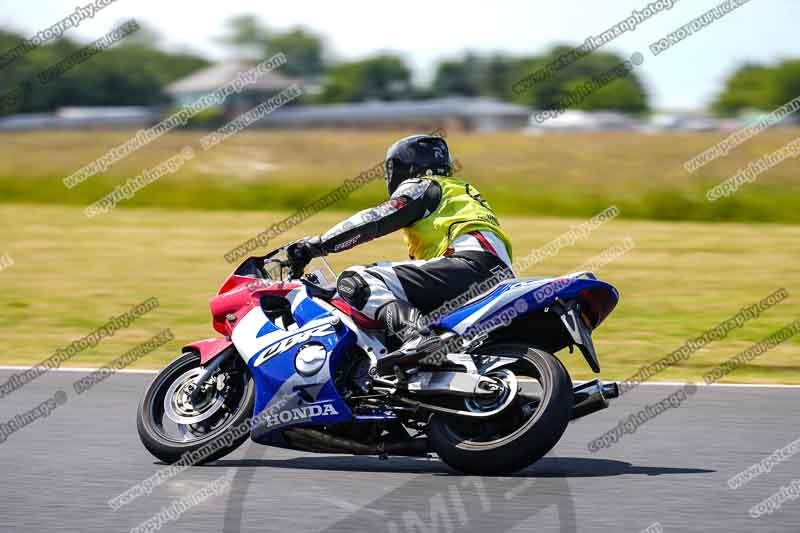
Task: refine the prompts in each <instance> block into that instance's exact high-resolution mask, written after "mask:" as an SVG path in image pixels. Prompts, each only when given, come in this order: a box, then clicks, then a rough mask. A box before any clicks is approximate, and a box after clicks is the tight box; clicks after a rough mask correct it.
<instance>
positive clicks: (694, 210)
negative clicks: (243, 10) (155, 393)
mask: <svg viewBox="0 0 800 533" xmlns="http://www.w3.org/2000/svg"><path fill="white" fill-rule="evenodd" d="M134 133H135V132H133V131H125V130H109V131H104V130H100V131H82V132H74V131H66V132H62V131H58V132H32V133H14V134H9V133H3V134H0V202H3V203H9V204H14V203H21V202H24V203H37V204H58V205H73V206H81V207H84V206H86V205H88V204H90V203H92V202H94V201H96V200H98V199H100V198H101V197H103V196H105V195H106V194H108V193H109V192H111V191H112V190H113V189H114V187H116V186H117V185H120V184H121V183H123V182H124V180H125V179H126V178H130V177H132V176H135V175H137V174H139V173H140V172H142V171H143V170H145V169H148V168H151V167H153V166H155V165H157V164H158V163H160V162H162V161H164V160H165V159H167V158H169V157H171V156H172V155H174V154H175V153H177V152H178V150H179V149H180V148H181V147H182V146H185V145H192V146H194V147H195V148H196V151H197V153H198V155H197V157H196V158H195V159H194V160H193V161H191V162H189V163H187V164H186V165H185V166H184V167H183V168H182V169H181V170H180V171H179V172H178V173H177V174H175V175H170V176H166V177H163V178H162V179H160V180H158V181H157V182H156V183H153V184H151V185H150V186H148V187H147V188H145V189H144V190H142V191H140V192H139V193H137V194H136V196H135V197H134V198H133V199H131V200H129V201H126V202H125V205H126V206H137V207H168V208H179V209H202V210H225V211H228V210H281V209H283V210H286V209H297V208H299V207H301V206H302V205H305V204H307V203H309V202H310V201H312V200H314V199H315V198H317V197H320V196H322V195H324V194H326V193H327V192H329V191H331V190H332V189H334V188H336V187H338V186H339V185H341V184H342V183H343V182H344V180H345V179H347V178H350V177H354V176H356V175H358V174H359V173H360V172H362V171H364V170H365V169H368V168H370V167H372V166H373V165H375V164H376V162H379V161H380V159H381V157H382V156H383V154H384V150H385V148H386V146H387V145H388V144H389V143H391V142H392V141H393V140H394V139H396V138H397V137H399V136H401V135H404V134H406V133H408V132H369V133H355V132H343V131H303V132H280V131H247V132H244V133H242V134H239V135H236V136H234V137H233V138H231V139H229V140H227V141H225V142H224V143H222V144H221V145H219V146H218V147H216V148H214V149H213V150H211V151H209V152H202V151H201V150H200V148H199V139H200V137H201V136H202V135H203V133H202V132H192V131H180V132H175V133H170V134H167V135H165V136H164V137H162V138H161V139H159V140H157V141H156V142H153V143H152V144H150V145H148V146H146V147H145V148H143V149H141V150H140V151H138V152H136V153H134V154H133V155H131V156H130V157H128V158H126V159H124V160H123V161H121V162H119V163H117V164H115V165H113V166H112V167H110V168H109V169H108V171H107V172H106V173H105V174H102V175H98V176H94V177H92V178H90V179H89V180H88V181H86V182H85V183H83V184H81V185H79V186H78V187H76V188H74V189H71V190H67V189H66V187H64V186H63V184H62V183H61V180H62V179H63V178H64V177H65V176H67V175H68V174H71V173H72V172H74V171H77V170H78V169H80V168H81V167H83V166H84V165H86V164H88V163H89V162H91V161H92V160H94V159H96V158H97V157H99V156H100V155H102V154H103V153H105V151H106V150H108V149H109V148H111V147H113V146H116V145H118V144H121V143H124V142H125V141H126V140H127V139H129V138H130V137H131V136H132V135H133V134H134ZM725 135H726V134H720V133H697V134H659V135H644V134H636V133H601V134H597V133H593V134H552V135H544V136H530V135H522V134H518V133H502V134H500V133H498V134H457V133H454V134H452V135H450V136H449V137H448V138H449V141H450V144H451V147H452V150H453V152H454V155H455V156H456V157H457V158H458V159H459V161H460V162H461V164H462V166H463V170H462V171H461V175H462V176H464V178H465V179H468V180H469V181H471V182H473V183H474V184H475V185H476V186H478V187H479V188H480V189H481V192H482V193H483V195H484V197H486V198H487V199H488V200H489V201H490V203H491V204H492V205H493V207H494V208H495V209H496V210H497V211H499V212H501V213H504V214H518V215H525V216H561V217H588V216H591V215H592V214H594V213H596V212H598V211H600V210H602V209H603V208H605V207H607V206H609V205H611V204H615V205H617V206H619V207H620V209H621V210H622V216H623V217H624V218H631V219H653V220H694V221H735V222H745V221H752V222H783V223H800V180H798V175H800V162H798V160H797V159H790V160H787V161H784V162H783V163H782V164H780V165H779V166H777V167H776V168H773V169H772V170H770V171H769V172H768V173H766V174H764V175H762V176H760V177H759V178H758V180H757V181H756V182H754V183H751V184H746V185H745V186H744V187H743V188H742V189H741V190H740V191H739V192H738V193H737V194H734V195H733V196H730V197H728V198H725V199H722V200H719V201H716V202H708V201H707V200H706V198H705V191H706V190H707V189H708V188H709V187H711V186H713V185H716V184H718V183H720V182H721V181H724V180H725V179H727V178H729V177H730V176H732V175H734V174H735V173H736V171H737V169H739V168H743V167H746V166H747V164H748V163H749V162H750V161H753V160H754V159H757V158H758V157H760V156H762V155H764V154H766V153H769V152H772V151H774V150H776V149H778V148H780V147H782V146H784V145H785V144H786V143H788V142H789V141H791V140H793V139H794V138H796V137H797V136H798V135H800V130H788V129H787V130H774V131H769V132H765V133H762V134H760V135H758V136H757V137H755V138H754V139H751V140H750V141H748V142H747V143H745V144H743V145H742V146H740V147H739V148H737V149H736V150H734V151H733V152H732V153H731V154H730V155H729V156H727V157H725V158H721V159H719V160H717V161H715V162H713V163H711V164H710V165H708V166H706V167H704V168H702V169H701V170H700V171H698V172H696V173H695V174H693V175H688V174H687V173H686V172H685V171H684V169H683V166H682V165H683V163H684V162H685V161H686V160H687V159H689V158H691V157H693V156H695V155H697V154H699V153H701V152H702V151H704V150H705V149H707V148H709V147H711V146H712V145H714V144H715V143H716V142H718V141H719V140H720V139H721V138H723V137H724V136H725ZM385 194H386V193H385V188H384V185H383V183H382V181H381V180H376V182H374V183H371V184H369V185H367V186H365V187H364V188H362V189H361V190H358V191H356V192H355V193H353V194H352V195H351V196H350V197H348V198H347V199H345V200H342V201H341V202H339V203H338V204H336V206H335V208H336V209H340V210H354V209H358V208H363V207H364V206H365V205H368V204H370V203H377V202H380V201H382V200H384V199H385Z"/></svg>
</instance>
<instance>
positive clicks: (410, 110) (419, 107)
mask: <svg viewBox="0 0 800 533" xmlns="http://www.w3.org/2000/svg"><path fill="white" fill-rule="evenodd" d="M529 116H530V109H528V108H527V107H523V106H518V105H514V104H509V103H505V102H501V101H498V100H493V99H490V98H465V97H450V98H437V99H431V100H397V101H392V102H384V101H371V102H360V103H350V104H330V105H305V106H303V105H298V106H294V107H291V108H282V109H278V110H276V111H274V112H273V113H271V114H270V115H267V116H266V117H264V118H263V119H261V120H260V121H259V122H258V125H259V126H263V127H274V128H353V129H361V130H364V129H397V128H403V129H419V130H432V129H434V128H437V127H444V128H445V129H448V130H453V131H483V132H487V131H488V132H490V131H498V130H511V129H521V128H523V127H524V126H525V125H526V124H527V123H528V117H529Z"/></svg>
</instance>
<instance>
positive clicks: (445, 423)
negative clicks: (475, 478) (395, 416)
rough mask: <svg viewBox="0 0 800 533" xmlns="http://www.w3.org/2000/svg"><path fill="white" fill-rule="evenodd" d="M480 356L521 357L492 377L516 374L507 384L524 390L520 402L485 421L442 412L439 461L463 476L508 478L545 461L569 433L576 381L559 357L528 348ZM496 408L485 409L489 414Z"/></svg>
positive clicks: (432, 433) (434, 436) (497, 349)
mask: <svg viewBox="0 0 800 533" xmlns="http://www.w3.org/2000/svg"><path fill="white" fill-rule="evenodd" d="M480 353H481V354H482V355H488V356H500V357H514V358H516V361H515V362H513V363H511V364H508V365H504V366H502V367H501V368H500V369H499V370H495V371H494V372H490V373H489V374H487V375H489V376H491V377H496V378H499V379H501V380H503V379H504V378H503V376H504V375H505V376H506V377H507V376H509V372H510V373H511V375H513V377H514V378H515V379H505V381H506V382H507V383H508V384H509V386H513V387H517V388H518V390H517V395H516V398H515V399H514V401H513V403H511V404H510V405H509V406H508V407H506V408H505V409H504V410H503V411H502V412H501V413H500V414H498V415H497V416H495V417H493V418H489V419H485V420H484V419H475V418H468V417H456V416H442V415H440V414H436V415H434V416H433V417H432V419H431V423H430V428H429V438H430V441H431V445H432V446H433V449H434V450H435V451H436V453H438V454H439V457H441V459H442V460H443V461H444V462H445V463H447V464H448V465H450V466H451V467H453V468H455V469H457V470H460V471H461V472H465V473H468V474H475V475H496V474H507V473H511V472H514V471H516V470H520V469H522V468H525V467H526V466H529V465H531V464H533V463H534V462H536V461H538V460H539V459H541V458H542V457H543V456H544V455H545V454H546V453H547V452H549V451H550V449H551V448H553V446H555V445H556V443H557V442H558V440H559V439H560V438H561V435H563V434H564V430H566V428H567V424H569V420H570V416H571V412H572V403H573V393H572V380H571V379H570V377H569V374H568V373H567V370H566V369H565V368H564V366H563V365H562V364H561V362H560V361H559V360H558V359H556V358H555V356H553V355H551V354H549V353H547V352H544V351H542V350H536V349H532V348H531V349H529V348H528V347H527V346H525V345H523V344H518V343H510V344H508V343H504V344H495V345H487V346H484V347H481V350H480ZM476 355H477V354H476ZM493 374H494V375H493ZM465 403H466V404H467V405H466V407H467V408H469V409H471V410H480V409H481V407H482V406H481V404H480V403H479V402H477V401H475V400H466V402H465ZM494 407H495V406H493V405H492V404H488V405H486V406H485V408H486V409H487V410H491V409H492V408H494Z"/></svg>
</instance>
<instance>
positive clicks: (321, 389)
mask: <svg viewBox="0 0 800 533" xmlns="http://www.w3.org/2000/svg"><path fill="white" fill-rule="evenodd" d="M292 314H293V316H294V319H295V321H296V323H297V325H298V329H297V330H294V331H291V332H285V335H283V336H282V337H281V338H280V339H279V340H277V341H276V342H274V343H271V344H269V345H267V346H265V347H264V348H263V349H261V350H259V352H257V353H256V354H254V355H253V356H251V358H250V360H249V361H248V366H249V368H250V371H251V374H252V376H253V380H254V382H255V387H256V398H255V406H254V411H253V416H254V417H255V416H258V415H259V414H261V413H263V412H264V410H265V409H268V412H267V413H264V415H265V416H264V417H262V424H261V425H260V426H259V427H258V428H256V429H254V431H253V438H254V439H256V440H259V441H266V440H269V438H270V434H272V433H274V432H275V430H277V429H286V428H289V427H293V426H299V425H308V424H333V423H338V422H347V421H350V420H352V418H353V415H352V413H351V411H350V408H349V407H348V406H347V404H346V403H345V402H344V401H343V400H342V398H341V396H340V395H339V393H338V391H337V390H336V387H335V385H334V383H333V378H332V376H333V375H335V370H336V368H337V366H338V365H339V364H340V362H341V359H342V357H344V356H345V355H346V354H347V353H348V352H350V350H351V349H352V348H353V345H354V344H355V341H356V335H355V333H353V332H352V331H351V330H350V329H348V328H347V327H346V326H345V325H344V324H342V323H339V324H337V325H335V326H333V325H326V324H327V321H328V320H330V319H334V317H333V315H332V314H330V313H329V312H328V311H327V310H326V309H324V308H323V307H321V306H320V305H318V304H317V303H315V302H314V301H313V300H311V299H310V298H303V299H302V300H301V301H300V303H298V304H297V305H296V307H295V309H294V310H293V311H292ZM264 321H265V322H264V325H263V326H262V327H261V328H260V329H259V331H258V335H257V336H258V337H261V336H264V335H268V334H270V333H273V332H278V331H281V329H280V328H278V326H277V325H275V324H274V323H273V322H271V321H269V319H268V318H267V316H266V315H264ZM320 323H322V324H323V325H322V326H320ZM320 330H321V331H322V332H323V333H324V334H316V333H317V332H319V331H320ZM311 333H314V334H313V335H312V334H311ZM295 338H301V339H303V340H302V342H297V343H295V344H294V345H293V346H291V347H288V348H287V349H285V350H283V351H280V352H277V353H275V355H272V356H270V357H269V358H266V359H265V360H263V361H262V362H260V363H259V356H261V355H262V354H263V353H271V350H274V349H275V346H276V345H280V343H281V342H284V343H285V342H286V341H287V339H289V340H290V341H291V340H292V339H295ZM311 343H318V344H321V345H322V346H324V347H325V350H326V351H327V359H326V361H325V363H324V365H323V368H322V369H321V370H319V371H318V372H317V373H316V374H314V375H312V376H303V375H301V374H299V373H298V372H297V369H296V368H295V357H296V355H297V352H298V351H299V350H300V349H301V348H302V347H303V346H306V345H308V344H311ZM266 415H270V416H266Z"/></svg>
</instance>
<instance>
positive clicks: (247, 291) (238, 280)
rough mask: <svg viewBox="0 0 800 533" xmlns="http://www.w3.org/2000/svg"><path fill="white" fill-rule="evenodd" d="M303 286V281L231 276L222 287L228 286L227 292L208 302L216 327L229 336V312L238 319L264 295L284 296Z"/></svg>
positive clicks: (257, 303)
mask: <svg viewBox="0 0 800 533" xmlns="http://www.w3.org/2000/svg"><path fill="white" fill-rule="evenodd" d="M302 286H303V285H302V283H286V282H283V281H277V282H270V281H265V280H260V279H255V278H251V277H245V276H231V277H230V278H228V280H227V281H226V282H225V284H224V285H223V286H222V288H221V289H220V291H222V290H223V289H225V288H226V287H227V288H228V290H227V292H220V293H219V294H218V295H217V296H214V297H213V298H211V300H210V301H209V302H208V305H209V307H210V308H211V316H212V317H213V320H212V322H213V325H214V329H215V330H217V331H219V332H220V333H222V334H223V335H226V336H228V335H230V334H231V332H232V328H231V324H230V322H229V321H228V320H227V316H228V315H229V314H233V315H236V319H237V320H238V319H241V318H242V317H243V316H244V315H246V314H247V313H248V312H249V311H250V309H252V308H253V307H255V306H257V305H259V299H260V298H261V296H262V295H264V294H270V295H273V296H280V297H284V296H286V295H287V294H289V292H291V291H292V290H294V289H296V288H298V287H302Z"/></svg>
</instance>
